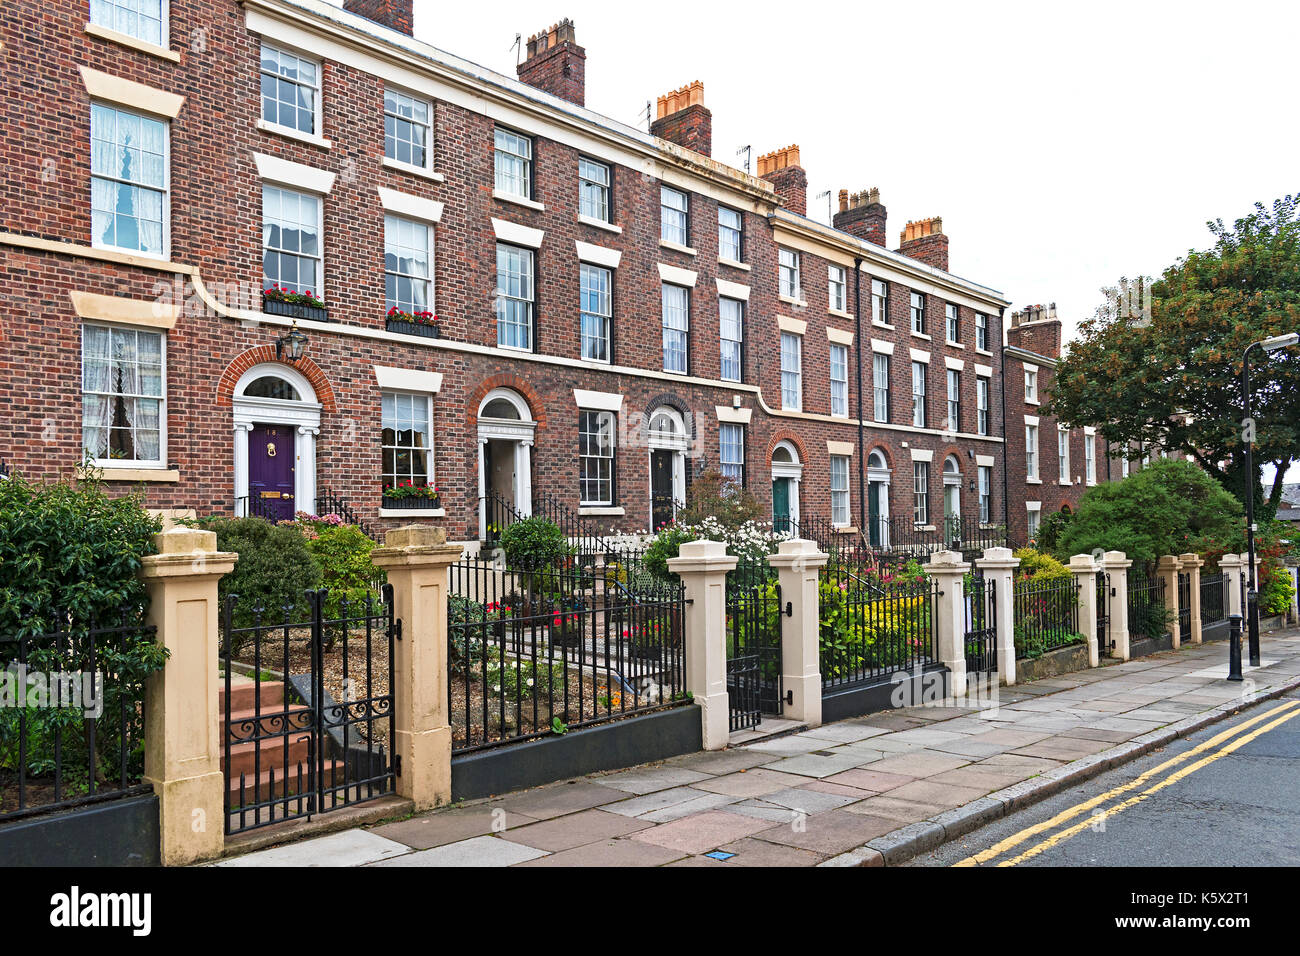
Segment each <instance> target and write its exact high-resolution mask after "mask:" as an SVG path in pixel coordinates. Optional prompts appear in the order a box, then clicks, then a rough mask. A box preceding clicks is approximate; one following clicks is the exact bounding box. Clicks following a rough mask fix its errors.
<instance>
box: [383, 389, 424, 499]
mask: <svg viewBox="0 0 1300 956" xmlns="http://www.w3.org/2000/svg"><path fill="white" fill-rule="evenodd" d="M431 402H432V399H431V398H430V397H429V396H428V395H413V394H410V393H408V392H383V393H382V394H381V396H380V404H381V405H382V422H381V432H380V456H381V467H382V473H381V475H380V480H381V484H382V486H383V488H384V490H387V489H389V488H403V487H407V486H410V487H415V488H424V487H428V486H431V485H433V456H432V450H433V441H432V432H431V430H430V422H431V421H432V418H433V416H432V414H431V412H430V405H431Z"/></svg>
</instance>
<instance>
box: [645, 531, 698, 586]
mask: <svg viewBox="0 0 1300 956" xmlns="http://www.w3.org/2000/svg"><path fill="white" fill-rule="evenodd" d="M698 537H699V534H698V533H697V532H696V531H695V530H693V529H692V528H688V527H686V526H684V525H681V524H667V525H664V526H663V527H662V528H660V529H659V533H658V534H656V535H655V536H654V540H652V541H651V542H650V544H649V545H647V546H646V549H645V554H644V555H642V559H641V563H642V565H643V566H644V567H645V569H646V570H647V571H649V572H650V573H651V574H653V575H654V576H655V577H657V578H660V579H661V580H664V581H676V580H677V575H676V574H674V573H673V572H671V571H669V570H668V562H669V560H670V559H672V558H676V557H678V556H679V555H680V553H681V549H682V545H684V544H686V543H687V542H688V541H694V540H696V539H697V538H698Z"/></svg>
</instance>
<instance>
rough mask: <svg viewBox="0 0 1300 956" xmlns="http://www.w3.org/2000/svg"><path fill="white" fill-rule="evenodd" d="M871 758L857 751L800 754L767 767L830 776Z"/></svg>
mask: <svg viewBox="0 0 1300 956" xmlns="http://www.w3.org/2000/svg"><path fill="white" fill-rule="evenodd" d="M870 760H871V758H868V757H862V756H859V755H858V754H855V753H840V754H836V753H833V752H832V753H827V754H825V755H822V754H815V753H810V754H798V755H796V756H793V757H786V758H785V759H784V760H778V761H777V762H776V763H770V764H768V765H767V767H766V769H768V770H776V771H779V772H781V773H787V774H798V775H799V776H801V777H829V776H831V775H832V774H836V773H840V772H841V771H844V770H849V769H852V768H854V767H858V766H861V765H862V764H864V763H869V762H870Z"/></svg>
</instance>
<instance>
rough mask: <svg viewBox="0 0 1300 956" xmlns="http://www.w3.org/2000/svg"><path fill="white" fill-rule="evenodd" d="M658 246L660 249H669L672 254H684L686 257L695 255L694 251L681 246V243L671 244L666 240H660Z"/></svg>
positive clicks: (688, 247)
mask: <svg viewBox="0 0 1300 956" xmlns="http://www.w3.org/2000/svg"><path fill="white" fill-rule="evenodd" d="M659 245H660V247H661V248H664V249H671V250H673V251H674V252H684V253H685V254H686V255H688V256H693V255H695V254H696V252H695V250H694V249H692V248H691V247H690V246H683V245H682V244H681V243H677V242H672V241H670V240H668V239H660V240H659Z"/></svg>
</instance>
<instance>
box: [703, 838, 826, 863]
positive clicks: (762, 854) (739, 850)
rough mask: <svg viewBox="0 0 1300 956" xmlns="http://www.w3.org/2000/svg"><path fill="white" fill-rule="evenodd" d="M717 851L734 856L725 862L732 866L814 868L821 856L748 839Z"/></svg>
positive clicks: (790, 847) (764, 841)
mask: <svg viewBox="0 0 1300 956" xmlns="http://www.w3.org/2000/svg"><path fill="white" fill-rule="evenodd" d="M718 849H719V850H722V851H724V852H726V853H734V854H736V855H735V856H733V857H732V858H731V859H730V860H728V861H727V862H728V863H731V864H732V865H734V866H816V865H817V862H818V861H819V860H820V859H821V856H819V855H818V854H816V853H813V852H812V851H811V850H801V849H799V848H798V847H793V846H783V845H782V844H779V843H769V842H767V841H766V840H755V839H753V838H750V837H747V838H746V839H744V840H737V841H736V842H735V843H728V844H726V845H725V846H720V847H718Z"/></svg>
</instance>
